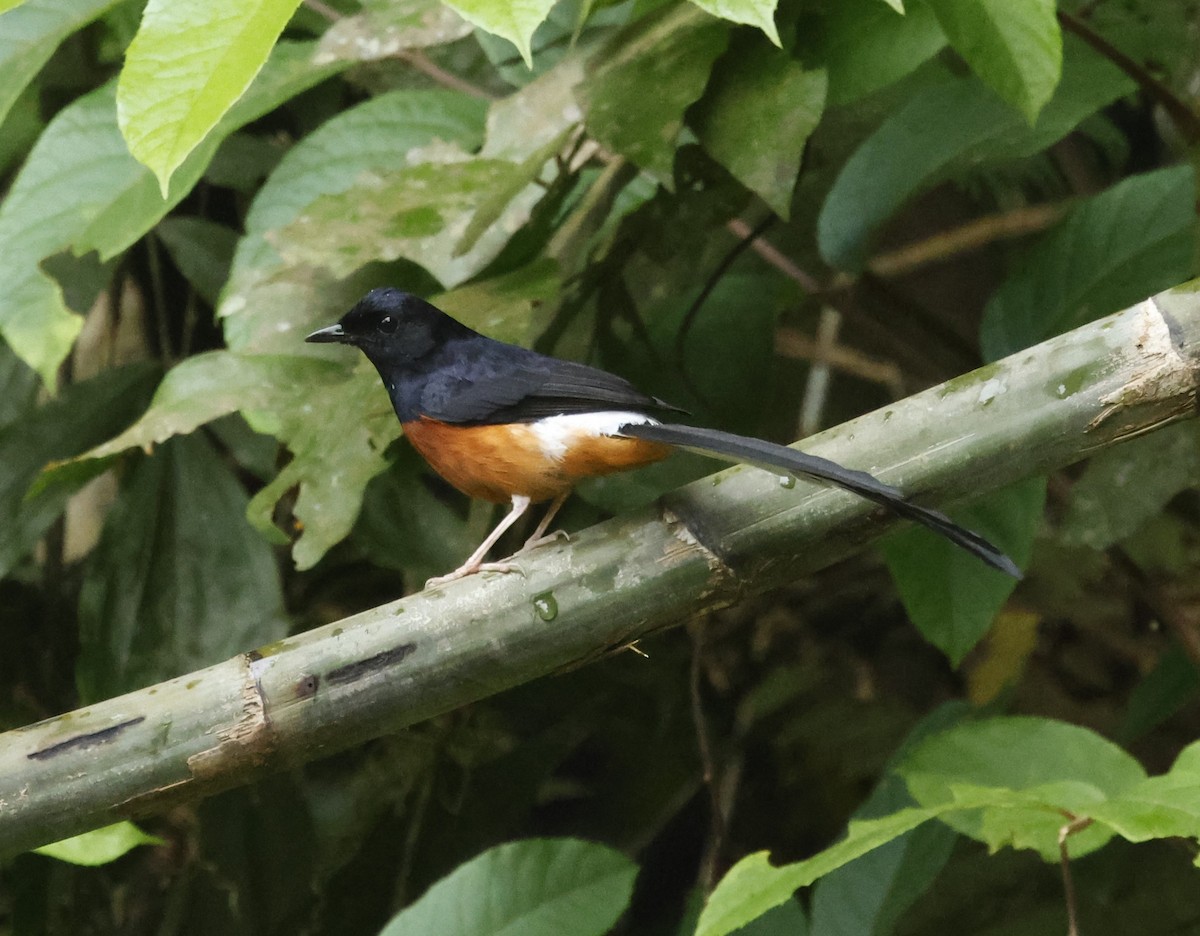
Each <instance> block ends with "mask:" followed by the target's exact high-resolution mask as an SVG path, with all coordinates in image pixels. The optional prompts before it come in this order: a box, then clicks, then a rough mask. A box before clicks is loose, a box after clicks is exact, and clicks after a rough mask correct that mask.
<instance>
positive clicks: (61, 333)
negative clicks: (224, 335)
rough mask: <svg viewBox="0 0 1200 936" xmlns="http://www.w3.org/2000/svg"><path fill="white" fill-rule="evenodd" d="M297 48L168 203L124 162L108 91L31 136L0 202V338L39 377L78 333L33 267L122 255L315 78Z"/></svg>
mask: <svg viewBox="0 0 1200 936" xmlns="http://www.w3.org/2000/svg"><path fill="white" fill-rule="evenodd" d="M308 57H309V51H308V48H307V47H305V46H299V47H297V46H294V45H288V46H280V47H279V48H278V49H276V53H275V55H274V56H272V59H271V62H270V63H269V65H268V67H267V68H266V69H264V70H263V73H262V75H261V76H260V78H259V80H258V81H256V82H255V84H254V85H253V86H252V87H251V89H250V90H249V91H248V92H247V94H246V96H245V97H244V98H243V99H242V101H241V102H240V103H239V105H238V106H237V107H235V108H234V109H233V110H232V111H231V112H230V114H229V115H228V117H227V118H226V120H225V121H224V122H223V123H222V125H221V127H220V128H219V129H218V132H215V133H213V134H210V135H209V137H208V138H207V139H206V140H205V142H204V144H203V145H202V146H201V147H200V148H199V149H198V150H196V151H195V152H194V153H193V154H192V156H191V157H190V158H189V159H188V161H187V163H186V164H185V165H184V167H183V168H182V169H181V170H180V172H178V173H177V174H176V177H175V181H174V183H173V185H172V188H171V194H170V197H169V198H168V199H166V200H164V199H163V198H162V197H161V196H160V195H159V193H158V188H157V185H156V184H155V181H154V178H153V176H152V175H151V174H150V173H149V172H148V171H147V170H146V169H145V167H143V166H141V165H140V164H138V163H137V162H136V161H134V159H133V158H132V157H131V156H130V155H129V151H128V149H127V147H126V145H125V141H124V140H123V139H122V138H121V135H120V132H119V131H118V129H117V124H116V109H115V104H114V100H113V88H112V85H111V84H110V85H106V86H104V87H101V88H99V89H97V90H96V91H93V92H91V93H90V94H88V95H86V96H84V97H82V98H80V99H79V100H77V101H75V102H73V103H72V104H71V105H69V106H68V107H66V108H64V109H63V110H62V111H60V112H59V114H58V115H56V117H55V118H54V120H53V121H51V123H50V125H49V126H48V127H47V128H46V131H45V132H44V133H43V134H42V135H41V137H40V138H39V139H38V142H37V145H36V146H34V148H33V151H32V152H31V153H30V154H29V157H28V159H27V160H26V162H25V165H24V166H23V167H22V169H21V171H20V173H19V174H18V175H17V177H16V179H15V180H14V182H13V184H12V187H11V189H10V190H9V192H8V195H7V197H6V198H5V199H4V201H3V202H2V203H0V278H2V279H3V280H4V282H5V284H6V288H5V289H4V290H3V291H2V292H0V335H2V336H3V337H4V338H5V340H6V341H8V343H9V344H10V345H11V346H12V348H13V350H14V351H16V352H17V353H18V354H19V355H20V356H21V358H22V359H23V360H25V361H26V362H27V363H28V364H29V365H30V366H31V367H33V368H34V369H35V370H36V371H37V372H38V373H39V375H41V377H42V380H43V381H44V382H45V383H46V384H47V385H48V386H53V385H54V379H55V373H56V371H57V369H58V366H59V364H60V363H61V362H62V361H63V359H64V358H65V357H66V355H67V352H68V351H69V350H70V348H71V344H72V343H73V341H74V340H75V336H76V335H77V334H78V332H79V328H80V325H81V321H82V320H81V319H80V318H79V317H78V316H77V315H74V314H73V313H72V312H70V311H69V310H68V308H67V306H66V304H65V303H64V301H63V296H62V290H61V288H60V287H59V285H58V284H57V283H56V282H54V281H53V280H52V279H51V278H50V277H49V276H47V275H46V273H45V272H44V271H43V270H42V268H41V267H40V265H39V264H40V263H41V262H42V260H44V259H45V258H47V257H50V256H53V255H54V254H57V253H61V252H63V251H64V250H67V249H70V250H72V251H73V252H74V253H76V254H78V255H82V254H85V253H87V252H88V251H91V250H95V251H96V252H97V253H98V254H100V256H101V258H102V259H107V258H109V257H111V256H113V255H115V254H117V253H119V252H120V251H122V250H124V249H125V248H126V247H128V246H129V245H130V244H132V243H133V242H134V241H136V240H137V239H138V238H139V237H141V236H142V235H143V234H144V233H145V232H146V231H147V230H149V229H150V228H151V227H152V226H153V225H154V224H156V223H157V222H158V221H159V219H160V218H162V216H163V215H164V214H165V213H166V212H167V211H168V210H170V208H171V207H173V206H174V205H175V204H176V203H178V202H179V201H180V200H181V199H182V198H183V197H184V195H186V194H187V191H188V190H189V189H190V187H191V186H192V185H193V184H194V183H195V181H196V180H197V179H198V178H199V177H200V175H201V173H202V172H203V169H204V165H205V164H206V163H207V160H208V159H209V158H211V156H212V153H213V151H214V150H215V149H216V147H217V145H218V144H219V143H220V140H221V139H222V138H223V136H224V134H226V133H229V132H232V131H233V130H235V129H236V128H237V127H238V126H240V125H241V123H245V122H248V121H250V120H254V119H256V118H257V117H259V116H260V115H261V114H262V113H263V112H265V111H267V110H270V109H271V108H273V107H274V106H275V105H277V104H278V103H279V101H281V100H284V99H286V98H288V97H290V96H292V95H293V94H296V93H297V92H299V91H300V90H303V89H304V88H306V87H308V86H309V85H311V84H313V83H315V82H316V81H318V80H320V78H321V77H322V76H323V75H324V74H326V73H327V72H322V71H321V70H320V69H314V68H312V67H311V66H309V65H308V64H307V60H308Z"/></svg>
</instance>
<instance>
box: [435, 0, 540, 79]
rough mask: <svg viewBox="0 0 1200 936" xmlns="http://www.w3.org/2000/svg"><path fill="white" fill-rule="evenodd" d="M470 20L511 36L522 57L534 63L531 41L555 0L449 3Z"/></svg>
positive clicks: (510, 39)
mask: <svg viewBox="0 0 1200 936" xmlns="http://www.w3.org/2000/svg"><path fill="white" fill-rule="evenodd" d="M446 5H447V6H449V7H450V8H451V9H452V10H455V11H456V12H457V13H458V14H459V15H460V16H461V17H462V18H463V19H465V20H466V21H467V22H468V23H473V24H474V25H476V26H478V27H479V28H480V29H483V30H486V31H487V32H490V33H492V34H493V35H496V36H500V37H501V38H502V39H507V40H508V41H509V42H511V43H512V44H513V45H515V46H516V47H517V48H518V49H519V50H520V52H521V58H523V59H524V60H525V64H526V65H528V66H529V67H530V68H532V67H533V51H532V49H531V48H530V45H529V41H530V40H531V39H532V38H533V31H534V30H535V29H537V28H538V27H539V26H540V25H541V24H542V21H543V20H544V19H545V18H546V17H547V15H549V13H550V8H551V7H552V6H554V0H453V2H449V3H447V4H446Z"/></svg>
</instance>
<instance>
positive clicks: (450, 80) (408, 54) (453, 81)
mask: <svg viewBox="0 0 1200 936" xmlns="http://www.w3.org/2000/svg"><path fill="white" fill-rule="evenodd" d="M396 57H397V58H399V59H400V60H401V61H404V62H407V63H408V64H409V65H411V66H412V67H413V68H415V69H416V70H417V71H419V72H421V73H423V74H425V75H427V76H429V77H430V78H432V79H433V80H434V81H436V82H437V83H438V84H440V85H442V86H443V87H446V88H449V89H450V90H451V91H459V92H461V93H463V94H467V95H470V96H471V97H475V98H479V99H480V100H484V101H494V100H496V99H497V97H498V95H496V94H493V93H492V92H491V91H488V90H487V89H486V88H481V87H480V86H479V85H477V84H472V83H471V82H469V81H467V80H466V79H465V78H459V77H458V75H455V74H453V73H452V72H448V71H446V69H444V68H442V66H440V65H439V64H437V62H435V61H434V60H433V59H431V58H430V57H429V56H428V55H426V54H425V53H424V52H422V51H421V50H420V49H405V50H404V51H403V52H398V53H397V54H396Z"/></svg>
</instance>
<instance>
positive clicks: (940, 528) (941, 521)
mask: <svg viewBox="0 0 1200 936" xmlns="http://www.w3.org/2000/svg"><path fill="white" fill-rule="evenodd" d="M620 433H621V435H623V436H630V437H632V438H635V439H645V440H646V441H647V442H662V443H664V444H666V445H674V446H676V447H678V448H683V449H688V450H689V451H692V452H698V453H699V454H701V455H707V456H709V457H712V458H720V459H722V460H725V461H734V462H745V463H746V464H750V465H756V466H757V467H759V468H764V469H766V470H768V471H782V472H785V473H787V474H790V475H809V476H811V477H814V478H820V479H821V480H823V481H828V482H830V483H831V484H836V485H837V486H838V487H842V488H845V489H846V490H847V491H853V492H854V493H855V494H858V495H859V496H860V497H865V498H866V499H867V500H869V501H874V502H875V503H876V504H882V505H883V506H884V507H887V508H888V509H889V510H892V511H895V512H896V513H897V514H899V515H900V516H901V517H905V518H907V519H909V520H915V521H916V522H917V523H920V524H923V525H924V526H927V527H929V529H931V530H933V531H934V532H935V533H940V534H941V535H942V536H944V537H946V539H948V540H950V542H952V543H954V545H956V546H960V547H962V548H963V549H965V550H966V551H967V552H969V553H971V554H972V555H973V556H978V557H979V558H980V559H982V560H983V561H984V562H986V563H987V564H988V565H990V566H991V567H992V568H994V569H999V570H1000V571H1001V572H1004V573H1006V574H1007V575H1011V576H1012V577H1013V578H1016V579H1019V578H1021V570H1020V569H1018V568H1017V565H1016V563H1014V562H1013V561H1012V560H1011V559H1009V558H1008V556H1006V555H1004V553H1002V552H1001V551H1000V550H999V549H997V548H996V547H995V546H993V545H992V544H991V543H989V542H988V541H987V540H985V539H984V538H983V537H982V536H980V535H979V534H978V533H972V532H971V531H970V530H968V529H965V528H963V527H961V526H959V525H958V524H957V523H955V522H954V521H953V520H951V519H950V518H949V517H947V516H946V515H945V514H944V513H941V512H940V511H937V510H931V509H930V508H928V507H921V506H920V505H918V504H914V503H911V502H910V501H908V500H905V498H904V495H903V494H901V493H900V491H898V490H897V489H896V488H894V487H891V486H890V485H887V484H884V483H883V482H882V481H880V480H879V479H878V478H876V477H874V476H872V475H869V474H867V473H866V472H865V471H855V470H854V469H852V468H843V467H842V466H841V465H839V464H838V463H837V462H832V461H830V460H829V459H827V458H818V457H817V456H816V455H808V454H806V453H804V452H800V451H797V450H796V449H791V448H787V447H786V446H783V445H776V444H775V443H774V442H765V441H763V440H762V439H753V438H750V437H748V436H740V435H734V434H733V433H732V432H721V431H720V430H719V429H702V428H699V427H697V426H679V425H670V424H663V423H630V424H628V425H625V426H622V427H621V429H620Z"/></svg>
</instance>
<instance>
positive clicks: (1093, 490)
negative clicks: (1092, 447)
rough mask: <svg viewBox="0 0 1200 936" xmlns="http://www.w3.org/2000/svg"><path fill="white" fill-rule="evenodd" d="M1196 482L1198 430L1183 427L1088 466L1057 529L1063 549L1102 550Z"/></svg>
mask: <svg viewBox="0 0 1200 936" xmlns="http://www.w3.org/2000/svg"><path fill="white" fill-rule="evenodd" d="M1197 478H1200V426H1197V425H1196V423H1195V422H1192V421H1188V422H1182V423H1178V424H1177V425H1174V426H1167V427H1166V428H1165V429H1160V430H1158V431H1157V432H1153V433H1150V434H1149V435H1145V436H1140V437H1138V438H1136V439H1133V440H1131V441H1129V442H1126V443H1125V444H1124V445H1120V446H1118V447H1116V448H1111V449H1107V450H1106V451H1103V452H1101V453H1099V454H1098V455H1095V456H1093V457H1092V458H1091V459H1089V460H1088V465H1087V468H1086V469H1085V470H1084V472H1083V475H1082V476H1081V477H1080V478H1079V480H1078V481H1077V482H1075V484H1073V485H1072V486H1071V505H1070V508H1069V510H1068V511H1067V515H1066V517H1065V518H1064V519H1063V522H1062V525H1061V527H1060V528H1059V536H1060V537H1061V538H1062V539H1063V541H1064V542H1067V543H1077V544H1081V545H1084V546H1088V547H1090V548H1091V549H1097V550H1102V549H1107V548H1108V547H1109V546H1111V545H1112V544H1113V543H1115V542H1117V541H1119V540H1121V539H1124V538H1125V537H1126V536H1129V535H1131V534H1133V533H1134V532H1136V531H1137V530H1138V528H1139V527H1141V526H1142V524H1144V523H1145V522H1146V521H1147V520H1149V519H1150V518H1151V517H1154V516H1157V515H1158V513H1159V512H1160V511H1161V510H1162V509H1163V507H1165V506H1166V504H1167V502H1168V501H1169V500H1170V499H1171V498H1172V497H1174V496H1175V495H1176V494H1178V493H1179V492H1180V491H1184V490H1187V489H1188V488H1191V487H1194V486H1195V484H1196V479H1197Z"/></svg>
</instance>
